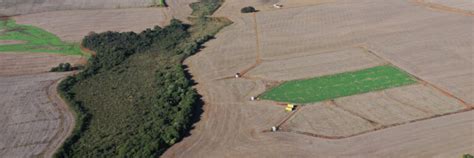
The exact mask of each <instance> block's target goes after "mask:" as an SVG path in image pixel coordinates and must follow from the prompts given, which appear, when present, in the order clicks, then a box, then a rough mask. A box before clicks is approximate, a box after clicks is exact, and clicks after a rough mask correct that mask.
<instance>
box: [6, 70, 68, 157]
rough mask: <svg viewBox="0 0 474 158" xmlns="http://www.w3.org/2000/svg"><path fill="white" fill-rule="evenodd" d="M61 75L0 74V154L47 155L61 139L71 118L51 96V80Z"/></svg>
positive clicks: (55, 79) (52, 95) (53, 92)
mask: <svg viewBox="0 0 474 158" xmlns="http://www.w3.org/2000/svg"><path fill="white" fill-rule="evenodd" d="M65 75H67V74H65V73H44V74H36V75H23V76H14V77H0V100H1V102H0V107H1V108H0V133H1V136H0V155H1V157H34V156H40V155H42V154H46V155H49V156H51V153H52V152H54V151H55V149H56V147H57V146H59V145H60V144H61V143H62V141H64V139H65V137H66V136H67V135H68V134H69V129H72V128H70V127H72V124H73V121H74V120H72V119H73V117H72V115H71V114H70V113H69V112H67V111H66V110H65V109H63V108H65V107H66V106H65V105H64V103H62V102H58V101H59V100H56V99H53V98H54V97H58V96H56V94H55V90H56V86H55V83H56V82H57V81H58V79H59V78H61V77H63V76H65ZM45 151H48V153H46V152H45Z"/></svg>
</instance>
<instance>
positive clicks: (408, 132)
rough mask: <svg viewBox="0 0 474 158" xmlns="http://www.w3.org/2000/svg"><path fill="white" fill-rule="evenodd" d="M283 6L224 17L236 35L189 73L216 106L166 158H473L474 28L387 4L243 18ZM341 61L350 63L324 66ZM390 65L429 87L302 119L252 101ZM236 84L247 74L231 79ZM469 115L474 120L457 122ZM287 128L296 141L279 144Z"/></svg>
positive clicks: (460, 18) (349, 2)
mask: <svg viewBox="0 0 474 158" xmlns="http://www.w3.org/2000/svg"><path fill="white" fill-rule="evenodd" d="M246 2H248V3H246ZM298 2H299V1H297V0H296V1H295V2H294V3H298ZM272 3H273V1H252V2H250V1H237V0H228V1H226V3H225V4H224V6H223V7H222V8H221V9H219V10H218V12H217V16H228V17H230V18H231V19H232V20H233V21H234V22H235V23H234V24H233V25H231V26H229V27H227V28H225V29H224V30H223V31H222V32H221V33H219V34H218V35H217V37H216V40H213V41H211V42H209V43H208V44H207V45H206V48H205V49H203V51H202V52H199V53H198V54H196V55H195V56H193V57H191V58H188V60H186V61H185V64H186V65H188V66H189V71H190V73H191V74H192V75H193V79H195V80H196V82H197V83H198V85H197V86H196V87H197V89H198V92H199V94H201V95H202V96H203V100H204V102H205V104H206V105H205V106H204V113H203V114H202V116H201V120H200V121H199V122H198V123H197V124H196V125H195V129H194V130H192V131H191V135H190V136H189V137H186V138H184V140H182V141H181V142H179V143H177V144H175V145H174V146H172V147H171V148H170V149H169V150H168V151H167V152H166V153H165V154H164V155H163V157H314V155H318V156H320V157H459V156H461V155H462V154H465V153H473V152H474V150H473V149H474V134H473V133H474V129H473V127H474V118H473V117H472V115H473V114H474V112H473V111H470V110H469V109H471V107H470V106H471V104H473V103H474V100H473V96H474V91H473V88H474V84H472V78H474V72H473V70H472V67H473V62H474V61H473V58H472V49H473V48H472V43H474V38H473V36H472V34H470V32H472V26H473V24H474V19H473V18H472V17H471V16H466V15H465V14H457V13H452V12H446V11H443V10H434V9H430V8H427V7H424V6H420V5H419V4H417V3H413V2H412V1H377V0H358V1H354V0H338V1H332V2H329V3H320V4H317V5H314V4H313V3H311V4H309V3H308V4H306V5H304V4H305V3H304V1H301V3H302V5H301V6H298V7H288V8H285V7H284V8H282V9H271V10H263V9H262V10H261V11H260V12H258V13H256V14H239V13H238V12H239V10H240V8H241V6H247V5H255V6H258V5H261V6H263V5H267V4H270V5H271V4H272ZM257 9H260V8H258V7H257ZM252 32H253V33H254V34H253V36H252V35H251V34H252ZM252 41H253V43H252ZM354 46H356V47H354ZM358 46H360V48H362V49H363V50H365V51H362V52H365V53H366V54H370V55H362V54H361V53H354V52H353V53H354V54H352V55H353V56H354V58H356V59H355V60H357V59H359V60H362V61H367V62H366V63H364V62H360V63H359V62H356V61H355V60H354V59H350V57H349V56H351V55H349V54H351V52H352V51H350V50H351V49H349V48H357V47H358ZM334 50H342V51H345V52H346V53H339V54H337V53H336V54H335V55H334V54H333V55H332V56H331V55H325V56H321V55H320V54H321V53H323V52H328V51H334ZM336 52H337V51H336ZM355 52H358V51H355ZM367 52H368V53H367ZM318 56H319V58H318ZM374 56H376V57H377V58H375V57H374ZM321 58H324V59H321ZM304 59H307V60H306V61H305V60H304ZM338 60H340V62H337V61H338ZM321 61H325V62H326V61H327V64H321ZM362 63H363V64H362ZM379 63H389V64H393V65H395V66H397V67H399V68H401V69H402V70H405V71H407V72H408V73H410V74H412V75H414V76H416V77H417V78H418V79H419V80H420V83H421V84H419V85H415V86H408V87H401V88H395V89H388V90H386V91H380V92H374V93H366V94H362V95H357V96H350V97H349V98H351V99H347V100H343V99H344V98H342V99H340V100H339V101H338V99H336V100H335V101H334V102H333V103H331V102H329V103H316V105H314V106H305V107H303V108H300V109H298V110H297V112H294V113H285V112H284V108H283V107H282V106H279V105H277V104H276V103H274V102H270V101H253V102H252V101H249V97H250V96H253V95H256V94H260V93H262V92H263V91H265V90H266V89H268V88H269V87H271V86H272V85H274V84H275V82H274V81H286V80H292V79H300V78H305V77H307V76H311V77H315V76H318V75H321V74H331V73H336V72H338V71H345V70H344V69H343V68H348V69H349V68H351V66H354V67H364V66H370V65H371V64H374V65H377V64H379ZM344 64H347V65H344ZM352 64H353V65H352ZM312 65H315V66H316V65H318V66H319V67H315V68H314V69H317V70H314V71H313V69H311V70H310V69H309V68H308V69H307V71H308V72H306V74H305V72H303V71H294V70H295V69H296V68H298V67H300V68H303V67H305V66H312ZM272 67H273V69H272ZM305 68H306V67H305ZM236 72H248V73H245V74H244V75H243V76H242V78H239V79H236V78H232V77H231V76H232V75H233V74H235V73H236ZM410 94H412V95H410ZM351 101H352V102H351ZM404 101H409V102H410V103H409V105H407V103H405V102H404ZM349 102H350V103H349ZM332 104H336V105H335V107H332V106H334V105H332ZM338 104H347V107H350V105H353V106H357V107H361V108H365V109H367V110H373V111H374V113H373V114H372V113H371V114H370V116H371V117H370V118H371V119H374V120H377V119H378V121H380V122H379V123H378V124H377V123H375V124H374V123H371V121H372V120H370V121H368V120H369V118H368V116H369V115H368V114H366V115H367V116H366V117H367V118H366V117H364V116H363V114H364V113H362V112H360V111H359V112H360V113H355V112H353V111H350V110H347V109H346V108H347V107H342V105H338ZM376 104H377V105H378V106H376V107H375V105H376ZM341 107H342V108H341ZM353 108H355V107H353ZM461 109H468V110H466V112H460V113H456V114H450V112H453V111H457V110H461ZM367 110H366V111H367ZM354 111H355V110H354ZM384 114H387V115H388V117H383V116H382V115H384ZM444 114H450V115H444ZM438 115H443V116H438ZM334 116H336V117H334ZM432 116H437V117H434V118H431V117H432ZM405 117H407V118H408V119H407V118H405ZM426 117H427V119H423V118H426ZM301 119H303V120H304V121H298V120H301ZM413 119H415V120H417V119H420V120H417V121H414V122H411V121H410V120H413ZM351 121H354V122H351ZM366 121H367V122H369V123H367V122H366ZM374 122H375V121H374ZM404 122H407V123H405V124H403V123H404ZM282 123H283V126H281V127H282V129H285V128H286V129H287V130H281V131H278V132H268V131H269V130H270V128H271V127H272V126H278V125H280V124H282ZM385 124H387V125H385ZM390 125H392V126H390ZM291 126H294V128H296V127H297V126H300V127H301V128H305V129H307V130H308V131H309V132H312V131H316V130H317V131H319V133H323V134H330V135H333V136H341V135H346V134H349V133H355V132H361V131H365V130H370V129H373V128H376V129H379V128H380V129H379V130H373V131H370V132H366V133H363V134H360V135H356V136H352V137H347V138H342V139H326V138H321V137H314V136H311V135H306V134H304V133H295V132H291V129H292V127H291ZM384 126H390V128H382V127H384ZM300 127H298V128H300ZM334 129H341V130H334ZM287 131H289V132H287Z"/></svg>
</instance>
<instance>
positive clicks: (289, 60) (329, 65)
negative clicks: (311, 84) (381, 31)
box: [248, 47, 387, 81]
mask: <svg viewBox="0 0 474 158" xmlns="http://www.w3.org/2000/svg"><path fill="white" fill-rule="evenodd" d="M365 51H366V50H363V49H361V48H359V47H350V48H346V49H342V50H328V51H322V52H313V51H309V52H306V53H298V54H292V53H286V54H288V55H285V56H283V57H278V56H275V57H270V56H269V57H267V56H265V57H264V58H263V59H262V60H263V62H262V64H261V65H259V66H258V67H256V68H255V69H253V70H251V71H250V72H249V73H248V75H250V76H256V77H259V78H264V79H268V80H278V81H287V80H295V79H303V78H311V77H316V76H323V75H330V74H336V73H342V72H347V71H355V70H360V69H364V68H369V67H374V66H378V65H383V64H387V63H386V62H385V61H383V60H381V59H379V58H378V57H376V56H374V55H372V54H370V53H368V52H365ZM288 72H291V75H290V74H289V73H288Z"/></svg>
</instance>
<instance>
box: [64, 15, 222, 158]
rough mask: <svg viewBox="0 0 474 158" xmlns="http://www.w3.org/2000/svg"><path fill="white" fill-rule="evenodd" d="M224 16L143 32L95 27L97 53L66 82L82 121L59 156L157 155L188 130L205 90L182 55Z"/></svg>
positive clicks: (87, 43)
mask: <svg viewBox="0 0 474 158" xmlns="http://www.w3.org/2000/svg"><path fill="white" fill-rule="evenodd" d="M229 24H231V22H230V21H229V20H223V19H222V18H216V19H214V18H211V17H203V18H200V19H198V20H194V21H193V23H192V25H187V24H183V23H182V22H181V21H179V20H176V19H173V20H171V22H170V25H168V26H166V27H164V28H161V27H158V26H156V27H155V28H153V29H147V30H144V31H142V32H140V33H133V32H104V33H91V34H89V35H88V36H86V37H85V38H84V40H83V46H84V47H86V48H88V49H91V50H93V51H95V52H96V55H95V56H92V57H91V58H90V59H89V62H88V65H87V66H86V68H85V69H84V71H82V72H81V73H79V74H78V75H76V76H71V77H68V78H67V79H65V80H64V81H63V82H61V84H60V85H59V87H58V89H59V91H60V94H61V95H62V96H63V97H64V98H65V99H66V100H67V101H68V102H69V104H70V105H71V106H72V108H73V109H74V110H75V112H76V117H77V126H76V128H75V129H74V132H73V135H72V136H71V137H70V138H68V140H67V141H66V143H65V144H64V145H63V147H62V148H61V149H60V150H59V151H58V153H57V154H56V155H55V156H56V157H157V156H159V155H161V154H162V153H163V152H164V151H165V150H166V149H167V148H168V147H170V146H171V145H173V144H174V143H176V142H177V141H179V140H180V139H181V138H182V137H183V135H185V134H186V133H187V131H188V130H189V128H190V125H191V124H192V121H191V117H192V116H193V115H195V113H193V111H195V110H196V106H195V104H196V102H197V101H198V100H199V98H198V94H197V93H196V91H195V90H194V89H193V88H192V85H193V84H192V81H191V80H190V78H188V77H187V76H188V75H187V74H186V71H185V69H184V66H183V65H182V61H183V60H184V59H185V58H187V57H189V56H190V55H192V54H194V53H196V52H197V51H198V50H199V48H200V45H201V44H203V43H204V42H206V41H207V40H209V39H212V37H213V36H214V35H215V34H216V33H217V32H218V31H219V30H220V29H222V28H223V27H225V26H227V25H229Z"/></svg>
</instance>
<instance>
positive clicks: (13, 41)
mask: <svg viewBox="0 0 474 158" xmlns="http://www.w3.org/2000/svg"><path fill="white" fill-rule="evenodd" d="M0 32H1V30H0ZM23 43H25V42H23V41H16V40H0V45H8V44H23Z"/></svg>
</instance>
